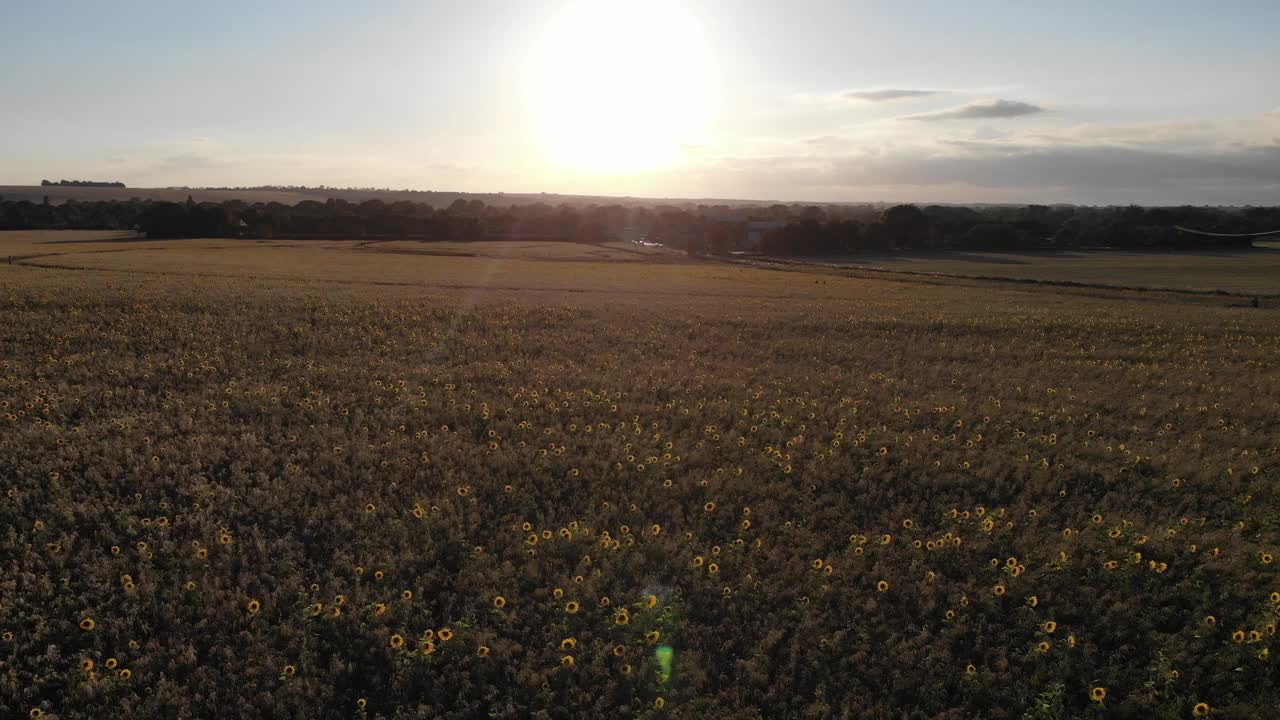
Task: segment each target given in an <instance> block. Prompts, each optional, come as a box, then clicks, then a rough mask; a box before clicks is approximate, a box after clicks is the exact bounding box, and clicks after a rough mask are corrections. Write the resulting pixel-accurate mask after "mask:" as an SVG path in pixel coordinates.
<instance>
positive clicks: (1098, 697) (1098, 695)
mask: <svg viewBox="0 0 1280 720" xmlns="http://www.w3.org/2000/svg"><path fill="white" fill-rule="evenodd" d="M1089 699H1090V700H1092V701H1094V702H1096V703H1100V702H1102V701H1103V700H1106V699H1107V689H1106V688H1104V687H1095V688H1093V689H1092V690H1090V691H1089Z"/></svg>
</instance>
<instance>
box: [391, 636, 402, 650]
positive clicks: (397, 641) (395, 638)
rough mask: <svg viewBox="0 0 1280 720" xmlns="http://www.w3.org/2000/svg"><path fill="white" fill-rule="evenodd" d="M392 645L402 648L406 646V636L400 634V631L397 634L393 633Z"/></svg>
mask: <svg viewBox="0 0 1280 720" xmlns="http://www.w3.org/2000/svg"><path fill="white" fill-rule="evenodd" d="M391 647H393V648H402V647H404V636H402V635H400V634H398V633H397V634H395V635H392V636H391Z"/></svg>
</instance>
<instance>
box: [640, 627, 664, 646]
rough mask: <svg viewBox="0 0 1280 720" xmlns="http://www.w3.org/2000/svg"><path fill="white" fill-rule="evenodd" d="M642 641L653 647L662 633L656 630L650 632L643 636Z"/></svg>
mask: <svg viewBox="0 0 1280 720" xmlns="http://www.w3.org/2000/svg"><path fill="white" fill-rule="evenodd" d="M644 639H645V640H648V641H649V644H650V645H653V644H655V643H657V642H658V641H659V640H661V639H662V633H660V632H658V631H657V630H651V631H649V632H648V633H646V634H645V636H644Z"/></svg>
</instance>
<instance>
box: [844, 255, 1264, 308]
mask: <svg viewBox="0 0 1280 720" xmlns="http://www.w3.org/2000/svg"><path fill="white" fill-rule="evenodd" d="M820 262H823V263H834V264H847V265H858V266H865V267H873V268H879V269H884V270H904V271H910V272H923V273H943V274H948V275H966V276H979V277H998V278H1018V279H1028V280H1049V281H1054V282H1078V283H1086V284H1101V285H1116V286H1123V287H1148V288H1168V289H1176V290H1202V291H1203V290H1207V291H1217V290H1225V291H1228V292H1240V293H1262V294H1267V295H1280V244H1278V243H1265V242H1260V243H1258V246H1257V247H1255V248H1254V249H1252V250H1237V251H1203V252H1119V251H1098V252H1000V253H995V252H987V253H984V252H936V253H923V254H911V255H882V256H876V255H872V256H859V257H851V258H824V259H821V260H820Z"/></svg>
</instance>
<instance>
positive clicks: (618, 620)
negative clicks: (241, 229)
mask: <svg viewBox="0 0 1280 720" xmlns="http://www.w3.org/2000/svg"><path fill="white" fill-rule="evenodd" d="M630 622H631V615H630V614H628V613H627V609H626V608H623V609H621V610H619V611H618V612H616V613H614V614H613V624H614V625H626V624H628V623H630Z"/></svg>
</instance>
